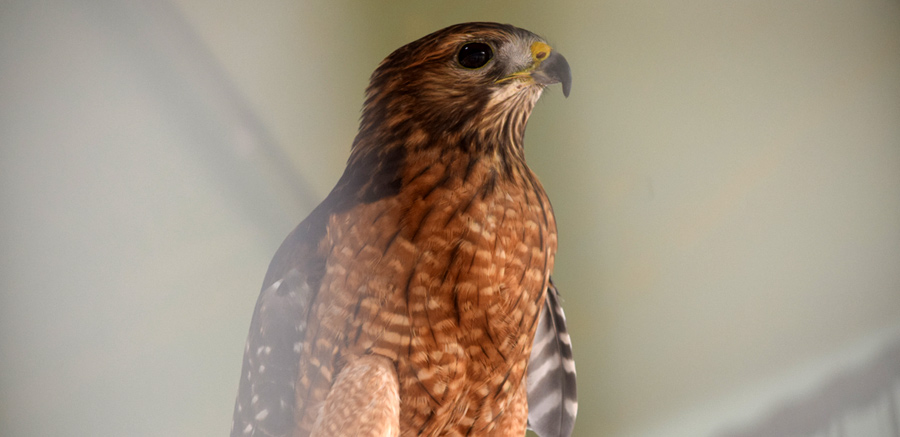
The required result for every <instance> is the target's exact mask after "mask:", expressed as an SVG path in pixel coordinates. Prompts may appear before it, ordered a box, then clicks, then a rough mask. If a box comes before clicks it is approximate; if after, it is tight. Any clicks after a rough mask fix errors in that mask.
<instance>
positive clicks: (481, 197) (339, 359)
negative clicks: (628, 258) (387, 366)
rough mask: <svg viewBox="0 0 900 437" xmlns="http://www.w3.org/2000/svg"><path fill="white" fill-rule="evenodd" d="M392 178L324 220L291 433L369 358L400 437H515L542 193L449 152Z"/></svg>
mask: <svg viewBox="0 0 900 437" xmlns="http://www.w3.org/2000/svg"><path fill="white" fill-rule="evenodd" d="M514 160H515V159H514ZM501 164H502V165H501ZM402 179H403V181H402V188H401V189H400V191H399V193H398V194H397V195H395V196H391V197H386V198H383V199H380V200H377V201H375V202H372V203H368V204H361V205H358V206H357V207H355V208H352V209H350V210H348V211H345V212H341V213H338V214H335V215H332V216H331V217H330V218H329V221H328V225H327V234H326V236H325V238H324V239H322V241H321V243H320V245H319V247H318V252H319V255H320V256H321V257H322V259H327V260H328V263H327V264H326V266H325V270H324V271H325V273H324V276H323V277H322V280H321V286H320V287H319V291H318V293H317V294H316V298H315V300H314V302H313V304H312V307H311V313H310V317H309V327H308V329H307V332H306V339H307V340H306V341H304V342H303V346H302V347H303V348H304V352H305V353H306V354H308V356H309V357H310V359H309V360H305V361H304V362H303V363H301V367H300V371H299V378H298V380H297V385H296V393H297V405H296V410H295V411H296V412H297V415H296V417H297V418H299V419H300V420H299V422H298V427H299V429H301V430H302V429H309V428H310V427H311V426H312V425H313V423H314V421H315V418H316V416H317V413H318V411H317V410H318V408H320V406H321V403H322V402H323V401H324V399H325V397H326V395H327V394H328V391H329V389H330V387H331V384H332V383H333V379H334V375H337V373H338V372H339V371H340V369H341V368H342V366H344V365H345V364H346V363H347V362H349V361H351V360H354V359H356V358H358V357H360V356H364V355H367V354H378V355H382V356H384V357H387V358H389V359H390V360H392V361H393V362H395V363H396V367H397V374H398V377H399V383H400V393H402V394H403V395H402V396H403V398H402V399H401V411H400V420H401V422H402V423H405V424H408V425H409V426H408V427H406V428H405V430H404V434H403V435H447V436H453V435H466V434H467V433H474V434H476V435H498V436H505V435H518V436H521V435H523V433H524V423H521V422H522V421H521V417H524V415H523V414H522V413H523V412H524V409H525V408H527V406H526V396H525V378H524V377H525V374H526V372H525V367H526V366H527V360H528V356H529V353H530V350H531V345H532V337H533V335H534V330H535V328H536V326H537V321H538V317H539V315H540V310H541V307H542V305H543V300H544V290H546V288H547V281H548V278H549V273H550V272H551V271H552V269H553V261H554V255H555V252H556V245H557V236H556V223H555V221H554V218H553V212H552V209H551V207H550V203H549V201H548V200H547V197H546V194H545V193H544V190H543V188H542V187H541V185H540V183H539V182H538V181H537V179H536V177H535V176H534V175H533V174H532V173H531V171H530V170H529V169H528V168H527V167H526V166H525V163H524V161H518V162H513V163H511V164H510V163H509V162H504V163H501V162H499V158H496V157H491V156H486V155H478V156H473V155H471V154H468V153H464V152H462V151H455V150H448V149H438V148H435V149H432V150H428V151H422V152H420V153H418V154H417V155H416V156H414V157H409V159H407V164H406V166H404V174H403V178H402ZM312 339H314V340H312ZM514 412H515V413H516V414H513V413H514ZM505 416H509V417H518V420H517V421H510V422H509V423H506V421H504V420H503V419H504V417H505Z"/></svg>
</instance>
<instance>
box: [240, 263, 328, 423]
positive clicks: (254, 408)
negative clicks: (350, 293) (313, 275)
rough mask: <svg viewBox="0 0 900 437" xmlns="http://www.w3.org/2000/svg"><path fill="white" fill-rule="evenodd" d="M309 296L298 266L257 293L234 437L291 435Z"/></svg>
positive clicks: (242, 373)
mask: <svg viewBox="0 0 900 437" xmlns="http://www.w3.org/2000/svg"><path fill="white" fill-rule="evenodd" d="M311 294H312V293H311V292H310V288H309V286H308V285H307V283H306V279H305V278H304V277H303V276H302V275H301V274H300V273H299V272H298V271H297V270H296V269H291V270H290V271H289V272H288V273H287V275H285V276H284V277H283V278H282V279H281V280H279V281H276V282H274V283H273V284H272V285H270V286H269V287H267V288H266V289H264V290H263V291H262V292H261V293H260V294H259V299H258V300H257V301H256V309H255V310H254V311H253V320H252V321H251V322H250V334H249V336H248V337H247V346H246V347H245V348H244V365H243V369H242V370H241V382H240V386H239V387H238V395H237V400H236V401H235V404H234V421H233V423H232V427H231V436H232V437H238V436H288V435H290V434H291V432H292V430H293V426H294V382H295V381H296V378H297V370H298V365H299V362H300V352H301V348H302V341H303V334H304V332H305V331H306V315H307V311H308V309H309V303H310V299H311Z"/></svg>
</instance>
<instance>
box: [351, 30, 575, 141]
mask: <svg viewBox="0 0 900 437" xmlns="http://www.w3.org/2000/svg"><path fill="white" fill-rule="evenodd" d="M560 82H561V83H562V87H563V94H564V95H566V96H568V94H569V90H570V88H571V86H572V74H571V72H570V70H569V64H568V62H566V58H564V57H563V56H562V55H561V54H559V52H556V51H554V50H553V49H552V48H551V47H550V46H549V45H548V44H547V43H546V42H545V41H544V40H543V39H541V37H539V36H537V35H535V34H533V33H531V32H529V31H527V30H524V29H519V28H517V27H514V26H511V25H507V24H497V23H464V24H457V25H454V26H450V27H447V28H445V29H442V30H439V31H437V32H434V33H432V34H430V35H428V36H425V37H423V38H421V39H419V40H417V41H414V42H412V43H409V44H407V45H406V46H403V47H401V48H399V49H397V50H396V51H395V52H393V53H391V54H390V55H389V56H388V57H387V58H386V59H385V60H384V61H383V62H382V63H381V65H379V66H378V68H377V69H376V70H375V72H374V73H373V74H372V78H371V83H370V85H369V87H368V89H367V92H366V103H365V106H364V108H363V115H362V121H361V123H360V132H359V137H358V138H357V143H359V142H360V140H366V141H364V142H365V143H368V142H369V141H370V140H374V141H376V142H377V143H380V145H381V146H384V145H386V144H390V143H393V142H395V141H398V140H401V141H406V142H409V143H410V144H407V145H408V146H411V147H412V148H414V149H415V148H420V147H429V146H441V147H447V146H457V147H463V148H468V149H471V150H473V151H474V150H490V149H493V148H496V147H504V148H506V147H510V146H514V147H518V148H521V139H522V135H523V134H524V130H525V123H526V122H527V120H528V116H529V115H530V114H531V110H532V109H533V107H534V104H535V102H536V101H537V99H538V98H539V97H540V95H541V91H542V90H543V88H544V87H546V86H547V85H550V84H554V83H560ZM504 143H510V144H504ZM511 143H515V144H511ZM369 145H371V146H376V145H375V144H369ZM376 147H377V146H376Z"/></svg>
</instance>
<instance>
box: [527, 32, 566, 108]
mask: <svg viewBox="0 0 900 437" xmlns="http://www.w3.org/2000/svg"><path fill="white" fill-rule="evenodd" d="M531 56H532V59H534V63H535V65H534V70H532V71H531V78H532V79H534V81H535V82H537V83H539V84H541V85H550V84H554V83H562V89H563V95H564V96H566V97H569V91H570V90H571V89H572V70H570V69H569V63H568V61H566V58H565V57H563V55H561V54H560V53H559V52H556V51H553V49H551V48H550V46H548V45H547V44H545V43H542V42H536V43H534V44H532V45H531Z"/></svg>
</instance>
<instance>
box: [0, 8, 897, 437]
mask: <svg viewBox="0 0 900 437" xmlns="http://www.w3.org/2000/svg"><path fill="white" fill-rule="evenodd" d="M472 20H493V21H501V22H509V23H513V24H516V25H519V26H521V27H525V28H528V29H530V30H532V31H535V32H537V33H540V34H542V35H544V36H546V37H547V38H548V39H549V41H550V42H551V44H552V45H553V46H554V47H555V48H556V49H558V50H559V51H561V52H562V53H564V54H565V55H566V57H567V58H568V59H569V61H570V63H571V65H572V69H573V72H574V86H573V90H572V94H571V96H570V98H569V99H563V97H562V93H561V92H560V90H559V88H558V87H556V88H553V89H550V90H549V91H548V92H547V93H546V94H545V97H544V98H543V99H542V101H541V102H540V103H539V105H538V107H537V109H536V110H535V114H534V116H533V117H532V121H531V123H530V125H529V129H528V134H527V138H526V143H527V147H528V151H527V153H528V158H529V161H530V163H531V165H532V167H533V168H534V169H535V171H536V172H537V173H538V174H539V175H540V177H541V179H542V181H543V182H544V185H545V187H546V188H547V190H548V192H549V193H550V196H551V198H552V199H553V203H554V207H555V210H556V214H557V220H558V223H559V227H560V252H559V255H558V258H557V268H556V272H555V275H554V277H555V279H556V281H557V283H558V285H559V287H560V289H561V291H562V293H563V296H564V299H565V307H566V310H567V312H568V315H569V326H570V329H571V331H572V336H573V341H574V343H575V353H576V359H577V363H578V372H579V373H578V374H579V383H580V386H579V390H580V391H579V395H580V401H581V402H580V416H579V420H578V424H577V428H576V435H578V436H670V435H684V436H696V435H709V434H710V433H715V432H718V431H719V430H723V429H733V428H734V427H736V426H737V427H740V426H741V424H743V423H753V422H755V421H761V422H765V420H767V419H766V417H768V416H767V414H769V413H768V412H769V411H771V409H772V408H776V407H777V405H780V404H779V402H781V400H782V399H787V398H795V399H801V400H802V399H805V398H804V396H807V395H808V394H809V393H816V391H815V387H817V386H820V385H823V384H824V385H825V386H827V384H828V381H829V380H830V378H832V376H833V375H836V374H837V375H840V374H844V373H841V372H851V373H853V372H856V373H853V374H854V375H855V377H856V378H863V379H865V378H866V377H868V375H871V374H872V372H870V371H869V370H866V369H871V366H869V367H867V365H866V364H865V363H867V362H870V361H871V360H873V359H876V360H877V357H883V356H893V355H889V354H888V355H884V353H883V352H882V351H883V350H884V349H885V348H886V347H887V346H885V345H890V344H893V343H892V341H893V340H891V339H892V338H896V337H895V336H896V333H897V332H898V328H900V24H898V23H900V2H897V1H895V0H891V1H889V0H860V1H853V2H846V1H799V0H788V1H782V0H779V1H756V2H732V1H711V0H710V1H682V2H649V1H595V2H585V1H560V2H537V1H523V2H498V3H486V2H483V1H466V2H447V3H431V2H428V3H426V2H415V1H395V2H347V1H330V2H324V1H322V2H298V3H289V2H268V1H262V2H246V1H224V2H223V1H212V0H208V1H187V0H178V1H150V2H130V1H124V2H123V1H112V0H108V1H104V0H100V1H93V2H50V1H9V0H6V1H0V292H2V295H0V435H4V436H26V435H29V436H30V435H60V436H94V435H129V436H161V435H198V436H207V435H208V436H215V435H224V434H226V433H227V431H228V429H229V427H230V416H231V410H232V406H233V400H234V394H235V391H236V388H237V382H238V373H239V368H240V364H241V353H242V350H243V343H244V339H245V335H246V331H247V327H248V326H249V322H250V315H251V312H252V309H253V304H254V302H255V299H256V296H257V293H258V287H259V285H260V282H261V281H262V277H263V274H264V272H265V269H266V266H267V264H268V261H269V259H270V257H271V255H272V254H273V253H274V251H275V249H276V248H277V245H278V244H279V243H280V241H281V239H282V238H283V237H284V235H285V234H287V232H289V231H290V229H291V228H292V227H293V226H294V225H295V224H296V223H297V222H299V221H300V220H301V219H302V218H303V217H304V216H305V214H306V213H307V212H308V211H309V210H310V209H311V208H312V207H313V206H314V205H315V203H316V202H318V200H320V199H321V198H322V197H323V196H324V195H325V194H326V193H327V192H328V190H329V189H330V187H331V186H332V185H333V184H334V182H335V181H336V180H337V178H338V176H339V174H340V172H341V170H342V168H343V163H344V160H345V159H346V157H347V154H348V151H349V145H350V142H351V140H352V138H353V136H354V134H355V129H356V123H357V117H358V114H359V107H360V105H361V103H362V96H363V90H364V88H365V86H366V83H367V78H368V75H369V74H370V73H371V71H372V70H373V69H374V67H375V66H376V65H377V63H378V62H379V61H380V60H381V59H382V58H383V57H384V56H386V55H387V54H388V53H390V52H391V51H392V50H393V49H395V48H397V47H399V46H401V45H403V44H405V43H406V42H409V41H411V40H413V39H416V38H418V37H420V36H423V35H425V34H427V33H429V32H431V31H433V30H436V29H438V28H441V27H443V26H445V25H449V24H453V23H456V22H461V21H472ZM879 354H881V355H879ZM897 356H900V355H897ZM895 358H896V357H895ZM847 369H849V370H847ZM854 369H855V370H854ZM887 374H888V376H889V378H888V380H890V381H894V382H891V383H889V384H888V386H889V387H895V388H896V385H890V384H896V381H897V379H898V378H896V375H900V368H894V367H889V368H888V370H887ZM891 375H893V376H891ZM890 378H893V379H890ZM838 392H839V393H840V392H842V391H840V390H838ZM891 399H893V398H891ZM894 408H895V413H894V416H893V420H896V404H894ZM802 411H805V410H802V409H801V412H802ZM884 414H887V416H884V415H882V416H879V417H882V418H884V417H887V418H888V419H887V420H891V419H890V417H891V416H890V414H889V413H884ZM895 423H896V422H895ZM894 429H895V430H896V428H894ZM845 435H874V434H872V433H870V432H869V431H860V432H859V433H856V434H854V433H853V432H850V433H849V434H845Z"/></svg>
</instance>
